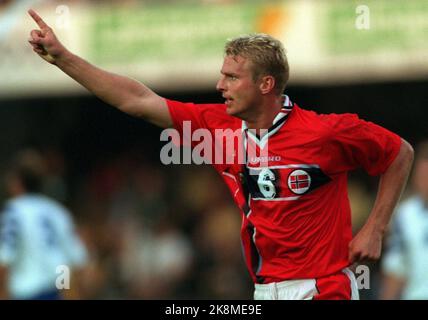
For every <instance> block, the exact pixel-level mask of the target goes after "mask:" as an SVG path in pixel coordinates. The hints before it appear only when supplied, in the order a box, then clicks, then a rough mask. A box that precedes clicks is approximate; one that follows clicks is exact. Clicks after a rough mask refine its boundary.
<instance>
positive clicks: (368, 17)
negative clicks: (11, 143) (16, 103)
mask: <svg viewBox="0 0 428 320" xmlns="http://www.w3.org/2000/svg"><path fill="white" fill-rule="evenodd" d="M16 3H20V5H14V1H9V4H8V5H3V6H2V7H0V97H8V96H21V95H62V94H74V93H81V92H84V89H82V88H80V86H78V85H76V84H75V83H74V81H73V80H71V79H68V77H67V76H65V75H63V74H62V73H61V72H58V71H57V70H55V67H54V66H51V65H48V64H47V63H45V62H44V61H42V60H40V58H39V57H37V56H36V55H35V54H34V53H33V52H32V50H31V48H30V46H29V45H28V44H27V39H28V36H29V32H30V30H31V29H34V28H35V24H34V23H33V22H32V21H31V19H30V18H29V16H27V15H26V8H27V7H33V8H35V9H36V10H37V11H38V12H39V13H40V15H41V16H42V17H44V19H45V21H46V22H47V23H48V24H50V25H51V26H52V27H53V28H54V30H55V31H56V33H57V35H58V37H59V38H60V39H61V41H62V42H63V43H64V44H65V45H66V46H67V47H68V48H70V50H72V51H73V52H74V53H76V54H78V55H80V56H82V57H84V58H85V59H87V60H88V61H90V62H92V63H94V64H96V65H98V66H100V67H102V68H106V69H108V70H110V71H113V72H118V73H123V74H126V75H128V76H131V77H134V78H136V79H138V80H141V81H143V82H144V83H146V84H147V85H149V86H151V87H152V88H154V89H155V90H163V91H175V90H180V91H181V90H185V91H192V90H207V89H214V86H215V82H216V80H217V78H218V76H219V70H220V67H221V63H222V57H223V46H224V43H225V41H226V40H227V39H228V38H231V37H234V36H236V35H239V34H244V33H253V32H264V33H269V34H272V35H274V36H275V37H277V38H279V39H281V40H282V41H283V43H284V45H285V47H286V49H287V52H288V57H289V60H290V67H291V85H292V84H300V85H305V84H311V85H313V84H315V85H317V84H321V85H322V84H334V83H344V82H351V83H352V82H371V81H388V80H403V81H406V80H409V79H420V78H427V77H428V41H427V36H428V1H426V0H411V1H404V0H402V1H399V0H367V1H364V2H361V1H343V0H332V1H327V0H324V1H310V0H306V1H279V0H278V1H238V0H234V1H232V0H229V1H227V0H221V1H220V0H217V1H215V0H210V1H208V0H205V1H124V2H121V1H117V2H111V1H109V2H97V3H99V4H98V5H94V4H93V2H90V1H88V2H84V1H76V2H70V3H69V4H67V1H65V2H64V4H63V5H61V4H59V2H58V1H55V2H50V1H36V0H34V1H32V0H22V1H21V2H19V1H16Z"/></svg>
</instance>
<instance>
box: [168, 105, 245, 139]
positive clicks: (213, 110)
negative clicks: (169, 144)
mask: <svg viewBox="0 0 428 320" xmlns="http://www.w3.org/2000/svg"><path fill="white" fill-rule="evenodd" d="M166 102H167V105H168V110H169V113H170V115H171V118H172V121H173V123H174V129H175V130H177V131H178V133H179V135H180V138H181V142H180V143H179V144H180V145H184V146H189V145H192V146H194V144H197V143H198V141H192V139H191V137H192V135H193V133H194V132H195V131H196V130H198V129H207V130H208V131H207V134H208V132H209V134H210V135H211V138H213V133H214V131H215V129H224V128H235V127H237V126H238V122H239V120H238V119H237V118H233V117H231V116H229V115H227V113H226V106H225V105H224V104H195V103H184V102H179V101H174V100H168V99H167V100H166ZM200 133H203V132H200ZM190 142H192V144H191V143H190ZM174 144H176V145H178V144H177V143H176V142H175V141H174Z"/></svg>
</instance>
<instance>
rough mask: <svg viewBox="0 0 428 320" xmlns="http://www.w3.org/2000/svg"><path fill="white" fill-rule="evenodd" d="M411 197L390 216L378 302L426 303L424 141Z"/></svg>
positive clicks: (427, 163)
mask: <svg viewBox="0 0 428 320" xmlns="http://www.w3.org/2000/svg"><path fill="white" fill-rule="evenodd" d="M412 184H413V187H414V188H413V191H414V194H413V195H412V196H411V197H410V198H408V199H406V200H405V201H403V202H402V203H401V204H400V206H399V207H398V208H397V211H396V213H395V214H394V216H393V219H392V221H393V223H392V228H391V230H390V234H389V239H388V241H387V247H386V252H385V255H384V257H383V260H382V271H383V274H384V277H383V281H382V288H381V292H382V293H381V298H382V299H424V300H426V299H428V277H427V270H428V141H425V142H422V143H421V144H420V145H418V147H417V148H416V160H415V168H414V172H413V177H412Z"/></svg>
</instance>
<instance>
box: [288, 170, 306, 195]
mask: <svg viewBox="0 0 428 320" xmlns="http://www.w3.org/2000/svg"><path fill="white" fill-rule="evenodd" d="M310 187H311V176H310V175H309V173H307V172H306V171H305V170H301V169H298V170H294V171H292V172H291V173H290V174H289V176H288V188H289V189H290V190H291V191H292V192H293V193H295V194H304V193H305V192H307V191H308V190H309V188H310Z"/></svg>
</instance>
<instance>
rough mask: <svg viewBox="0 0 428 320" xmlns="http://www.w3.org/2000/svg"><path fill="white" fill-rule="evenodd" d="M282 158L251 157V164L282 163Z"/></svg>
mask: <svg viewBox="0 0 428 320" xmlns="http://www.w3.org/2000/svg"><path fill="white" fill-rule="evenodd" d="M281 159H282V157H281V156H270V157H251V158H250V162H251V163H259V162H264V163H266V162H269V161H281Z"/></svg>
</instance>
